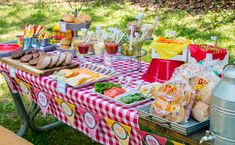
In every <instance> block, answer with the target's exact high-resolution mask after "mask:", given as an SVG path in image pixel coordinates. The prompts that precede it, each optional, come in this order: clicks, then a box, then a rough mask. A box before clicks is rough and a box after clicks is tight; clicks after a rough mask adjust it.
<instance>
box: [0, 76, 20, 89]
mask: <svg viewBox="0 0 235 145" xmlns="http://www.w3.org/2000/svg"><path fill="white" fill-rule="evenodd" d="M1 73H2V76H3V77H4V78H5V80H6V82H7V84H8V86H9V88H10V89H11V92H13V93H16V92H17V91H16V90H15V88H14V86H13V83H12V80H11V77H10V76H9V75H8V74H7V73H5V72H1Z"/></svg>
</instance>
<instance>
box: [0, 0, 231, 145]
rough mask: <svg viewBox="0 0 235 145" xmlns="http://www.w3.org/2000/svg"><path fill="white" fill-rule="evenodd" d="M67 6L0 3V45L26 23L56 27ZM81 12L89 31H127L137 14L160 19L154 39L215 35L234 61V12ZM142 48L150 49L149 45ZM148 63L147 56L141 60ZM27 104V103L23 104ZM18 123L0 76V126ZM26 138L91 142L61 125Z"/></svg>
mask: <svg viewBox="0 0 235 145" xmlns="http://www.w3.org/2000/svg"><path fill="white" fill-rule="evenodd" d="M71 10H72V9H71V8H70V7H69V6H68V5H67V4H66V3H63V4H44V3H41V4H40V3H34V4H25V3H21V4H14V5H10V6H9V5H4V4H0V42H4V41H9V40H13V39H15V36H16V35H19V34H22V33H23V31H22V29H23V27H24V25H25V24H37V25H39V24H44V25H45V26H46V27H47V28H49V27H52V26H53V25H55V24H58V21H59V19H60V15H61V14H63V13H65V12H68V11H71ZM82 11H83V12H86V13H89V14H91V16H92V17H93V22H92V25H91V29H94V28H95V26H96V25H101V26H103V27H104V28H108V27H118V28H120V29H122V30H126V28H127V27H126V26H127V23H128V22H129V21H131V20H133V19H134V16H135V15H136V14H138V13H139V12H144V14H145V16H144V23H152V22H153V19H154V17H155V16H158V17H159V25H158V27H157V29H156V31H155V35H157V36H166V35H167V32H168V31H170V30H175V31H176V32H177V36H181V37H186V38H188V39H190V40H191V41H192V42H195V43H212V41H211V40H210V37H211V36H212V35H216V36H218V44H219V46H221V47H225V48H227V49H228V50H229V51H230V52H231V53H230V54H231V57H230V58H231V59H230V62H232V61H233V60H234V53H233V52H234V51H232V49H233V48H235V43H234V42H235V15H234V13H235V11H234V10H223V11H219V12H202V13H200V14H194V13H189V12H186V11H184V10H175V11H172V10H169V9H163V8H162V9H161V10H158V11H148V9H146V8H139V7H137V6H132V5H130V4H125V5H123V4H122V5H121V4H112V5H106V6H99V5H91V4H88V5H84V7H83V9H82ZM145 49H148V50H149V47H148V45H145ZM144 60H145V61H150V60H151V57H150V54H148V56H147V57H145V58H144ZM26 102H27V101H26ZM52 120H54V119H53V118H52V117H49V118H42V117H40V118H39V119H38V121H39V122H40V123H46V122H50V121H52ZM19 124H20V120H19V117H18V115H17V111H16V108H15V106H14V104H13V101H12V99H11V96H10V94H9V91H7V86H6V84H5V82H4V81H3V79H2V77H1V76H0V125H2V126H5V127H7V128H9V129H10V130H12V131H16V130H17V129H18V127H19V126H18V125H19ZM25 138H26V139H27V140H29V141H30V142H32V143H34V144H41V145H46V144H56V145H73V144H81V145H82V144H87V145H88V144H91V143H92V142H91V140H90V139H89V138H88V137H86V136H85V135H83V134H82V133H80V132H78V131H76V130H74V129H72V128H70V127H68V126H65V125H64V126H61V127H58V128H56V129H53V130H50V131H46V132H44V133H34V132H31V131H30V132H29V133H28V134H27V135H26V136H25Z"/></svg>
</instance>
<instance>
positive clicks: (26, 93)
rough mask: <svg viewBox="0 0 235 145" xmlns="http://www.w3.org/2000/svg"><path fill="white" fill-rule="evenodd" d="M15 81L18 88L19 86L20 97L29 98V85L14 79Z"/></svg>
mask: <svg viewBox="0 0 235 145" xmlns="http://www.w3.org/2000/svg"><path fill="white" fill-rule="evenodd" d="M15 80H16V83H17V84H18V86H20V90H21V91H22V95H23V96H27V97H29V98H31V88H30V84H28V83H26V82H24V81H22V80H20V79H18V78H15Z"/></svg>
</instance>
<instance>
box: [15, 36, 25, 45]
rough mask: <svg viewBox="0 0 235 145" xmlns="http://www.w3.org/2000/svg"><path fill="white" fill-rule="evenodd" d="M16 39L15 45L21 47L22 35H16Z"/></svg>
mask: <svg viewBox="0 0 235 145" xmlns="http://www.w3.org/2000/svg"><path fill="white" fill-rule="evenodd" d="M16 37H17V44H18V45H19V46H20V47H22V46H23V44H24V35H18V36H16Z"/></svg>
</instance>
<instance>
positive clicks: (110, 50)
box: [105, 42, 118, 54]
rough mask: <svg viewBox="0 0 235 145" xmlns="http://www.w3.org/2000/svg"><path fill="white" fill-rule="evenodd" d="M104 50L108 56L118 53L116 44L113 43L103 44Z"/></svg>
mask: <svg viewBox="0 0 235 145" xmlns="http://www.w3.org/2000/svg"><path fill="white" fill-rule="evenodd" d="M105 48H106V51H107V53H108V54H116V53H117V52H118V44H117V43H115V42H105Z"/></svg>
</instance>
